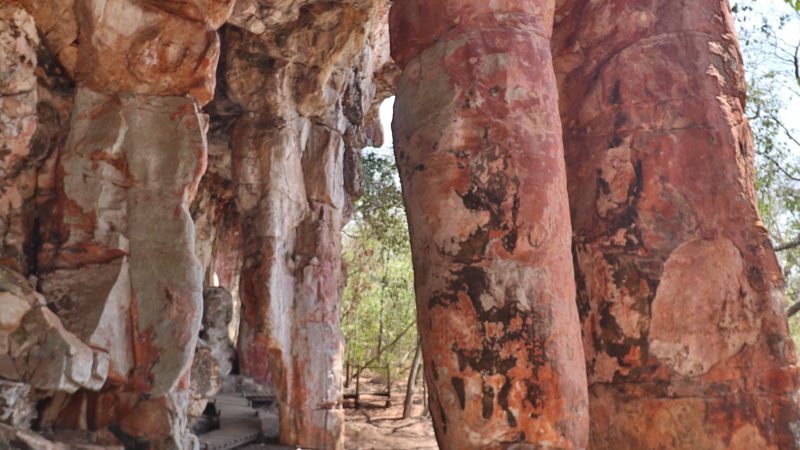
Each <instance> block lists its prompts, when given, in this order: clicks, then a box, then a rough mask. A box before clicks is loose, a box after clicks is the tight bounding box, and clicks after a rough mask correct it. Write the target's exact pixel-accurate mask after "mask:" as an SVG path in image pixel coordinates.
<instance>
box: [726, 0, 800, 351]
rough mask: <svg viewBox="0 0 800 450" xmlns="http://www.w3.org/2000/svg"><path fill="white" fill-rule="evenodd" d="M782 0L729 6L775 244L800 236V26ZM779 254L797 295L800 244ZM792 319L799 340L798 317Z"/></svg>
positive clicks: (763, 206) (791, 0)
mask: <svg viewBox="0 0 800 450" xmlns="http://www.w3.org/2000/svg"><path fill="white" fill-rule="evenodd" d="M786 3H788V4H789V5H791V7H792V8H786V7H783V6H781V4H780V3H779V2H775V3H774V7H772V6H767V5H765V4H764V2H763V1H762V2H759V1H757V0H746V1H739V2H737V3H735V4H734V5H733V7H732V9H733V11H734V13H735V14H736V22H737V28H738V33H739V36H740V38H741V44H742V53H743V56H744V60H745V73H746V75H747V78H748V95H747V107H746V115H747V117H748V119H749V121H750V126H751V128H752V131H753V138H754V144H755V151H756V161H755V164H756V193H757V198H758V206H759V209H760V211H761V216H762V219H763V221H764V224H765V225H766V226H767V229H769V231H770V234H771V235H772V238H773V241H774V243H775V246H776V247H778V248H779V249H780V248H781V247H783V246H786V245H787V244H791V243H793V242H800V241H798V239H799V238H800V141H799V140H798V136H800V130H797V129H796V128H795V127H796V126H797V122H796V121H794V120H791V118H790V116H791V111H795V114H797V111H800V78H798V72H800V67H798V50H799V49H800V42H792V41H791V39H792V38H796V36H797V33H796V32H795V33H791V31H792V30H797V29H798V28H799V27H800V13H798V11H800V1H798V0H786ZM770 4H772V3H770ZM787 31H789V32H787ZM787 36H788V38H787ZM778 256H779V259H780V261H781V264H782V265H783V270H784V275H785V279H786V288H787V297H788V298H789V302H790V303H795V302H797V301H800V246H796V247H790V248H787V249H785V250H781V251H779V253H778ZM790 325H791V328H792V334H793V336H794V337H795V340H796V342H800V341H798V338H800V317H798V316H796V317H794V318H793V319H792V320H791V321H790Z"/></svg>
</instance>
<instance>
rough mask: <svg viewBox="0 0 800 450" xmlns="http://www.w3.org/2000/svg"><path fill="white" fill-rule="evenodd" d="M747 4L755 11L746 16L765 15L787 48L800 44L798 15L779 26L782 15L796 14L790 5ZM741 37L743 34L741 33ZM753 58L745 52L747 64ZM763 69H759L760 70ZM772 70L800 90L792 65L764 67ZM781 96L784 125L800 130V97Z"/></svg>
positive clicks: (777, 1) (762, 0)
mask: <svg viewBox="0 0 800 450" xmlns="http://www.w3.org/2000/svg"><path fill="white" fill-rule="evenodd" d="M747 4H748V5H750V6H752V7H753V11H752V12H745V14H752V15H753V17H758V16H759V15H763V16H764V17H766V18H767V19H768V20H769V22H770V23H771V24H772V27H773V29H774V30H776V34H777V37H778V39H779V40H782V41H783V42H785V43H786V44H787V45H786V47H787V48H791V47H793V46H795V45H797V44H798V43H800V19H797V18H796V15H795V19H794V20H792V21H790V22H788V23H787V24H786V25H785V26H783V27H779V26H778V24H779V21H780V18H781V16H782V15H785V14H792V15H794V14H796V13H795V12H794V11H793V10H792V7H791V6H789V5H788V4H786V3H785V2H783V1H781V0H758V1H752V2H747ZM740 25H741V24H739V23H738V22H737V26H740ZM754 25H757V23H750V24H748V26H754ZM739 35H740V37H741V36H742V35H743V33H742V32H741V31H740V33H739ZM743 50H744V49H743ZM787 56H791V55H787ZM753 57H754V56H753V55H748V54H747V53H746V52H745V53H744V59H745V64H747V63H748V58H753ZM749 62H750V63H754V61H749ZM761 69H762V68H761V67H759V70H761ZM771 69H772V70H778V71H781V72H782V73H784V74H786V75H787V77H786V79H785V83H788V84H789V85H791V86H792V88H793V89H795V92H797V91H799V90H800V86H798V85H797V83H796V82H795V80H793V79H792V76H791V72H790V71H791V64H789V63H786V64H781V65H779V66H778V65H776V66H772V65H767V66H766V67H763V70H764V71H767V70H771ZM745 76H746V77H747V78H748V79H750V77H751V76H752V74H750V73H745ZM781 96H782V97H783V100H784V104H785V106H786V109H785V110H784V111H783V114H782V119H783V122H784V124H786V125H787V126H789V127H791V128H794V129H798V128H800V96H798V95H792V93H791V92H789V91H788V90H787V91H786V92H784V93H782V95H781ZM797 151H798V152H800V149H797Z"/></svg>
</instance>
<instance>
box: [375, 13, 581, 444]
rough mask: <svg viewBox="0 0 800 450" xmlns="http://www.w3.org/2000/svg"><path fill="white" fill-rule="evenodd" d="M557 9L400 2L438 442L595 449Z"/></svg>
mask: <svg viewBox="0 0 800 450" xmlns="http://www.w3.org/2000/svg"><path fill="white" fill-rule="evenodd" d="M552 14H553V2H551V1H531V2H510V1H499V2H486V1H483V0H459V1H449V2H430V1H423V0H401V1H397V2H395V4H394V6H393V9H392V13H391V18H390V27H391V32H392V53H393V56H394V57H395V60H396V61H397V63H398V64H399V65H400V66H401V67H402V68H403V73H402V75H401V77H400V81H399V84H398V87H397V103H396V106H395V119H394V120H395V122H394V131H395V132H394V136H395V145H396V147H395V149H396V157H397V163H398V166H399V168H400V174H401V180H402V184H403V194H404V197H405V202H406V208H407V211H408V216H409V223H410V228H411V240H412V250H413V254H414V269H415V276H416V293H417V308H418V314H419V316H418V323H419V331H420V334H421V336H422V347H423V353H424V356H425V369H426V377H427V381H428V383H429V386H430V388H431V390H430V396H431V398H430V400H431V411H432V413H433V417H434V425H435V429H436V436H437V439H438V442H439V445H440V446H441V447H442V448H446V449H468V448H506V447H509V446H512V445H513V444H522V443H529V444H532V445H536V446H537V448H539V447H538V446H542V447H548V448H550V447H552V448H569V449H573V448H585V447H586V441H587V431H588V412H587V396H586V395H587V394H586V378H585V369H584V365H583V360H582V356H583V350H582V348H581V345H580V339H581V338H580V331H579V323H578V313H577V310H576V308H575V302H574V281H573V271H572V262H571V256H570V236H571V233H570V230H571V228H570V219H569V211H568V206H567V205H568V202H567V192H566V174H565V169H564V160H563V154H562V146H561V123H560V121H559V116H558V95H557V92H556V81H555V77H554V75H553V69H552V59H551V53H550V39H549V37H550V31H551V22H552Z"/></svg>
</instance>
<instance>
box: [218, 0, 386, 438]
mask: <svg viewBox="0 0 800 450" xmlns="http://www.w3.org/2000/svg"><path fill="white" fill-rule="evenodd" d="M248 3H250V6H248ZM352 3H353V4H351V2H340V3H336V4H332V3H324V2H312V3H311V4H309V5H308V6H307V7H304V8H296V9H294V8H290V9H289V10H288V11H286V13H287V14H288V15H289V17H291V20H289V21H286V20H287V18H283V19H281V17H282V16H280V15H275V14H272V13H271V12H269V11H264V10H263V9H261V8H265V7H264V6H255V5H252V2H244V3H242V4H241V5H239V6H237V13H235V14H234V19H232V20H233V21H234V23H235V24H236V25H237V26H236V27H231V28H229V29H228V30H227V33H226V42H228V43H229V44H230V48H229V51H228V53H227V60H226V62H227V65H226V69H225V80H226V82H227V85H228V93H229V95H230V97H231V99H232V100H234V101H235V102H237V103H238V104H239V105H241V107H242V109H243V110H244V113H243V114H242V116H241V118H240V119H239V120H238V122H237V123H236V126H235V130H234V132H233V136H232V139H231V146H232V151H233V161H232V163H233V178H234V185H235V192H236V202H237V206H238V210H239V214H240V217H241V224H242V232H241V235H242V237H243V241H244V242H243V243H244V250H243V258H244V263H243V267H242V275H241V283H240V296H241V300H242V318H241V326H240V334H239V342H238V348H239V362H240V367H241V371H242V373H243V374H246V375H249V376H252V377H253V378H255V379H257V380H259V381H260V382H262V383H267V382H269V383H272V385H273V387H274V389H275V393H276V395H277V399H278V406H279V409H280V440H281V442H282V443H284V444H287V445H300V446H302V447H309V448H320V449H323V448H324V449H338V448H342V446H343V427H344V413H343V410H342V398H341V397H342V380H341V366H342V360H341V359H342V344H343V343H342V336H341V332H340V330H339V304H340V298H341V289H342V286H343V283H344V280H343V279H342V270H341V264H342V263H341V229H342V226H343V225H344V215H345V213H346V210H347V208H348V202H349V198H348V192H347V190H346V187H345V178H344V177H345V170H344V158H345V154H346V153H347V152H348V151H350V152H352V150H353V147H354V145H353V144H352V142H351V139H352V136H358V135H363V131H362V129H361V128H362V126H363V125H362V123H363V121H364V113H363V111H366V110H368V109H369V107H370V105H371V101H372V98H373V96H374V88H373V87H372V85H371V82H372V73H373V72H374V70H375V66H376V64H377V63H376V62H375V61H376V60H377V57H374V56H373V54H372V53H373V52H372V51H371V47H370V46H369V42H368V36H369V35H370V33H369V31H370V30H371V29H372V28H373V27H374V26H375V25H377V24H378V23H379V18H380V12H381V10H382V8H379V7H378V5H383V2H375V3H371V4H366V3H359V2H352ZM267 10H269V8H267ZM383 11H384V12H385V9H383ZM240 13H241V15H239V14H240ZM262 13H263V15H262ZM384 17H385V14H384ZM278 19H281V21H278V22H277V23H275V22H271V21H272V20H278ZM298 23H302V24H304V25H303V26H302V27H297V24H298ZM359 148H360V147H359ZM356 151H357V150H356ZM350 154H351V155H352V153H350Z"/></svg>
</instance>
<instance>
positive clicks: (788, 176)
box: [758, 152, 800, 181]
mask: <svg viewBox="0 0 800 450" xmlns="http://www.w3.org/2000/svg"><path fill="white" fill-rule="evenodd" d="M758 155H759V156H762V157H764V158H766V159H767V161H769V162H771V163H772V164H773V165H774V166H775V168H777V169H778V171H780V172H781V173H783V174H784V175H785V176H786V178H789V179H790V180H792V181H800V178H797V177H795V176H793V175H792V174H790V173H789V172H788V171H787V170H786V169H784V168H783V166H781V165H780V163H779V162H778V161H775V159H774V158H773V157H771V156H769V155H768V154H766V153H762V152H759V153H758Z"/></svg>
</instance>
